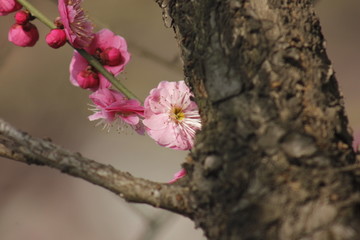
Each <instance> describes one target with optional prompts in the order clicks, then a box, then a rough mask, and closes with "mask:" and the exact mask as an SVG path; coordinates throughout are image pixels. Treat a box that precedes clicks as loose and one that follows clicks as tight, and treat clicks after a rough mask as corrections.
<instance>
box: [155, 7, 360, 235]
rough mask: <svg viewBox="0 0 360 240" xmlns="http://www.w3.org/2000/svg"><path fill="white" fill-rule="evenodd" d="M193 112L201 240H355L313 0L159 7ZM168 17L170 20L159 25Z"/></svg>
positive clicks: (343, 141)
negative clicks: (197, 118)
mask: <svg viewBox="0 0 360 240" xmlns="http://www.w3.org/2000/svg"><path fill="white" fill-rule="evenodd" d="M158 3H159V5H160V6H161V7H162V8H163V12H164V17H165V20H166V23H167V24H169V23H171V24H172V26H173V28H174V30H175V34H176V38H177V40H178V42H179V46H180V49H181V53H182V59H183V61H184V72H185V77H186V80H187V82H188V83H189V85H190V86H191V88H192V89H193V91H194V93H195V96H196V99H197V102H198V104H199V106H200V110H201V115H202V121H203V129H202V131H201V132H200V133H199V134H198V135H197V139H196V140H197V141H196V142H197V143H196V146H195V147H194V149H193V151H192V154H191V156H192V159H193V160H192V161H191V162H188V163H186V164H185V167H186V169H187V171H188V173H189V177H190V183H189V184H190V189H191V206H192V208H193V209H194V211H193V215H192V216H191V217H192V219H193V220H194V221H195V223H196V225H197V226H199V227H201V228H202V229H203V230H204V232H205V234H206V236H207V237H208V239H212V240H223V239H224V240H225V239H227V240H228V239H231V240H235V239H246V240H250V239H251V240H255V239H256V240H267V239H268V240H275V239H281V240H325V239H329V240H332V239H339V240H340V239H341V240H345V239H347V240H350V239H353V240H356V239H360V231H359V229H360V225H359V218H360V213H359V212H360V211H359V209H360V207H359V206H360V205H359V197H358V196H359V195H358V184H357V181H356V176H355V175H354V174H353V172H351V171H350V172H349V171H342V170H341V169H342V168H343V167H345V166H347V165H350V164H354V163H355V155H354V153H353V151H352V149H351V141H352V137H351V135H350V134H349V131H348V120H347V117H346V115H345V113H344V106H343V100H342V97H341V94H340V93H339V91H338V86H337V82H336V79H335V76H334V71H333V69H332V66H331V62H330V61H329V59H328V57H327V55H326V51H325V44H324V43H325V42H324V38H323V36H322V34H321V28H320V24H319V19H318V18H317V17H316V15H315V13H314V9H313V6H312V1H309V0H301V1H285V0H256V1H250V0H191V1H179V0H169V1H158ZM169 20H170V21H169Z"/></svg>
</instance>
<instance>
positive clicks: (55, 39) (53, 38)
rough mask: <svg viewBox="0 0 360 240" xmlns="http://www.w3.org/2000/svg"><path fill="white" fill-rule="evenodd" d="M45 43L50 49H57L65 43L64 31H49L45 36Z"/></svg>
mask: <svg viewBox="0 0 360 240" xmlns="http://www.w3.org/2000/svg"><path fill="white" fill-rule="evenodd" d="M45 41H46V43H47V44H48V45H49V46H50V47H52V48H55V49H56V48H59V47H62V46H64V44H65V43H66V34H65V31H64V29H57V28H56V29H51V30H50V32H49V33H48V34H47V35H46V38H45Z"/></svg>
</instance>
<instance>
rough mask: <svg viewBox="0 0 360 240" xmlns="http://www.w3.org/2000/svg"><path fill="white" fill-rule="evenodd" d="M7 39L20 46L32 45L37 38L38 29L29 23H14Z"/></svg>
mask: <svg viewBox="0 0 360 240" xmlns="http://www.w3.org/2000/svg"><path fill="white" fill-rule="evenodd" d="M8 40H9V41H10V42H12V43H14V44H15V45H17V46H20V47H32V46H34V45H35V43H36V42H37V41H38V40H39V31H38V30H37V28H36V26H35V25H33V24H31V23H26V24H25V25H20V24H17V23H15V24H14V25H12V26H11V28H10V31H9V34H8Z"/></svg>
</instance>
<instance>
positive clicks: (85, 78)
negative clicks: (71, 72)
mask: <svg viewBox="0 0 360 240" xmlns="http://www.w3.org/2000/svg"><path fill="white" fill-rule="evenodd" d="M76 80H77V82H78V84H79V87H81V88H84V89H88V88H90V89H91V88H97V87H98V86H99V76H98V75H97V73H95V72H93V71H92V70H91V69H89V68H87V69H85V70H83V71H81V72H79V73H78V75H77V76H76Z"/></svg>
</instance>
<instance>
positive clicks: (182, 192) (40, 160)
mask: <svg viewBox="0 0 360 240" xmlns="http://www.w3.org/2000/svg"><path fill="white" fill-rule="evenodd" d="M0 156H2V157H5V158H9V159H12V160H16V161H19V162H23V163H27V164H36V165H44V166H48V167H52V168H55V169H58V170H60V171H61V172H63V173H66V174H69V175H72V176H74V177H79V178H82V179H84V180H86V181H88V182H91V183H93V184H96V185H99V186H101V187H104V188H106V189H108V190H110V191H112V192H114V193H115V194H118V195H119V196H120V197H122V198H124V199H125V200H126V201H128V202H136V203H146V204H149V205H152V206H154V207H159V208H163V209H166V210H169V211H172V212H175V213H179V214H182V215H184V216H190V215H191V211H190V207H189V203H188V195H189V190H188V188H186V187H181V186H179V185H175V184H166V183H156V182H152V181H149V180H145V179H142V178H136V177H133V176H132V175H131V174H129V173H127V172H122V171H119V170H117V169H115V168H114V167H112V166H111V165H105V164H101V163H98V162H96V161H93V160H90V159H87V158H85V157H82V156H81V155H80V154H79V153H73V152H70V151H68V150H66V149H64V148H62V147H60V146H58V145H55V144H53V143H51V142H50V141H48V140H43V139H38V138H35V137H31V136H30V135H28V134H27V133H24V132H21V131H19V130H17V129H15V128H14V127H12V126H11V125H10V124H8V123H7V122H5V121H4V120H2V119H1V118H0Z"/></svg>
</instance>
